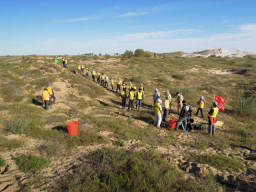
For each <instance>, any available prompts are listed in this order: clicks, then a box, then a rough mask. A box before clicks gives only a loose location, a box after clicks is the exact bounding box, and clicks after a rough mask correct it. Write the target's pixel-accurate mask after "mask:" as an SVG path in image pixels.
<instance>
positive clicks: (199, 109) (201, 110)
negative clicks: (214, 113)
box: [196, 108, 204, 118]
mask: <svg viewBox="0 0 256 192" xmlns="http://www.w3.org/2000/svg"><path fill="white" fill-rule="evenodd" d="M199 112H200V113H201V117H202V118H204V113H203V109H202V108H198V109H197V112H196V115H198V113H199Z"/></svg>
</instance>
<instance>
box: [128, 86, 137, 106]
mask: <svg viewBox="0 0 256 192" xmlns="http://www.w3.org/2000/svg"><path fill="white" fill-rule="evenodd" d="M134 99H135V90H134V88H132V89H131V90H129V105H128V110H132V109H133V103H134Z"/></svg>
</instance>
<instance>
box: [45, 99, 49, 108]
mask: <svg viewBox="0 0 256 192" xmlns="http://www.w3.org/2000/svg"><path fill="white" fill-rule="evenodd" d="M48 107H49V101H48V100H47V101H44V108H45V110H48Z"/></svg>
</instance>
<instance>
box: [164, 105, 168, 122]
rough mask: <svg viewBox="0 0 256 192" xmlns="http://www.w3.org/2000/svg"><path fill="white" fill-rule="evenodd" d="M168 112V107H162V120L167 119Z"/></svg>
mask: <svg viewBox="0 0 256 192" xmlns="http://www.w3.org/2000/svg"><path fill="white" fill-rule="evenodd" d="M168 114H169V110H168V109H166V108H164V116H163V121H166V120H167V117H168Z"/></svg>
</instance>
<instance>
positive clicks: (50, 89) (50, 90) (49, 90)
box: [47, 86, 53, 95]
mask: <svg viewBox="0 0 256 192" xmlns="http://www.w3.org/2000/svg"><path fill="white" fill-rule="evenodd" d="M47 90H48V93H49V94H50V95H52V93H53V92H52V87H51V86H49V87H47Z"/></svg>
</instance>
